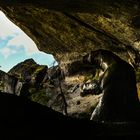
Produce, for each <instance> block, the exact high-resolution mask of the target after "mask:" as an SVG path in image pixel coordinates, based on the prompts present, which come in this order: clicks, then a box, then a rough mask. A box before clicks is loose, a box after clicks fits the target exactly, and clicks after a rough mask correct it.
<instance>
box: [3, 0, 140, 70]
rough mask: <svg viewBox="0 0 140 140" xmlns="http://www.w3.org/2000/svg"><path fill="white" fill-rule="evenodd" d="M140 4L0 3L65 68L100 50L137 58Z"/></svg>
mask: <svg viewBox="0 0 140 140" xmlns="http://www.w3.org/2000/svg"><path fill="white" fill-rule="evenodd" d="M139 5H140V4H139V1H138V0H127V1H126V0H115V1H111V0H106V1H104V0H99V1H95V0H87V1H83V0H77V1H74V0H70V1H65V0H60V1H59V2H58V1H57V0H48V1H47V2H46V1H45V2H44V1H43V0H41V1H38V0H36V1H35V2H31V1H24V2H21V1H17V0H15V1H12V2H11V1H9V0H6V1H2V2H1V4H0V6H1V9H2V11H4V12H5V13H6V15H7V16H8V17H9V18H10V19H11V20H12V21H13V22H14V23H15V24H16V25H18V26H19V27H20V28H21V29H23V31H25V33H27V34H28V35H29V36H30V37H31V38H32V39H33V40H34V41H35V43H36V44H37V47H38V48H39V49H40V50H42V51H44V52H46V53H51V54H53V55H54V57H55V58H56V59H57V61H58V62H59V63H60V65H61V67H62V68H64V69H65V68H66V69H69V66H67V65H70V64H71V63H73V62H74V61H77V60H79V58H80V57H81V56H83V55H84V54H85V53H87V52H89V51H90V50H97V49H99V48H104V49H108V50H111V51H114V52H116V53H117V54H119V55H120V56H121V57H122V58H124V59H126V60H128V58H130V57H132V58H131V59H134V58H135V55H136V54H135V53H134V52H132V50H136V52H139V45H140V40H139V36H140V29H139V13H140V10H139V9H140V7H139ZM126 45H130V46H132V49H128V48H126ZM128 52H129V54H128ZM131 53H132V54H133V55H130V54H131Z"/></svg>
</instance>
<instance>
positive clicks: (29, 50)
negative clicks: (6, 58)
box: [7, 33, 39, 55]
mask: <svg viewBox="0 0 140 140" xmlns="http://www.w3.org/2000/svg"><path fill="white" fill-rule="evenodd" d="M7 46H9V47H10V46H11V48H13V49H19V48H23V49H24V50H25V53H26V54H27V55H31V54H33V53H36V52H39V50H38V48H37V46H36V44H35V43H34V42H33V41H32V40H31V39H30V38H29V37H28V36H27V35H26V34H25V33H19V34H18V35H16V36H15V37H14V38H12V39H11V40H9V42H8V44H7Z"/></svg>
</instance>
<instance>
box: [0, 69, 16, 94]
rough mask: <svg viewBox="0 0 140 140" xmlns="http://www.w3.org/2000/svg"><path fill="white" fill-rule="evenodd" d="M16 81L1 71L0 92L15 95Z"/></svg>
mask: <svg viewBox="0 0 140 140" xmlns="http://www.w3.org/2000/svg"><path fill="white" fill-rule="evenodd" d="M17 82H18V79H17V78H16V77H14V76H11V75H9V74H7V73H5V72H3V71H0V90H1V91H3V92H7V93H10V94H16V93H15V92H16V84H17Z"/></svg>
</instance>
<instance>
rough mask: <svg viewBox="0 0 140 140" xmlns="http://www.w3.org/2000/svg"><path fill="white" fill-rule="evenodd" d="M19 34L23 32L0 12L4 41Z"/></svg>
mask: <svg viewBox="0 0 140 140" xmlns="http://www.w3.org/2000/svg"><path fill="white" fill-rule="evenodd" d="M19 32H21V30H19V28H18V27H17V26H16V25H15V24H13V23H12V22H11V21H10V20H9V19H8V18H7V17H6V16H5V14H4V13H3V12H2V11H0V38H2V39H4V38H6V37H7V36H15V35H16V34H17V33H19Z"/></svg>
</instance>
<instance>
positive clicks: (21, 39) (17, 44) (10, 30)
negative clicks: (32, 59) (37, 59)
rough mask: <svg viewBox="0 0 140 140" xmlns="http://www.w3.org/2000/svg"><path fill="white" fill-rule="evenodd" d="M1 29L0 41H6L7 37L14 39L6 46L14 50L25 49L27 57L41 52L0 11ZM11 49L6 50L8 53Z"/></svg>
mask: <svg viewBox="0 0 140 140" xmlns="http://www.w3.org/2000/svg"><path fill="white" fill-rule="evenodd" d="M0 29H1V30H0V39H2V40H5V39H6V38H7V37H12V38H11V39H9V40H8V43H7V45H6V46H8V47H9V46H10V47H14V48H13V49H19V48H23V49H24V50H25V53H26V54H27V55H31V54H33V53H36V52H39V50H38V48H37V46H36V44H35V43H34V42H33V41H32V40H31V39H30V38H29V37H28V36H27V35H26V34H25V33H24V32H23V31H22V30H21V29H20V28H19V27H18V26H16V25H15V24H13V23H12V22H11V21H10V20H9V19H8V18H7V17H6V16H5V14H4V13H3V12H2V11H0ZM10 47H9V49H10ZM9 49H8V48H7V49H5V50H7V52H8V50H9ZM9 53H10V52H9ZM9 55H10V54H9Z"/></svg>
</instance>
